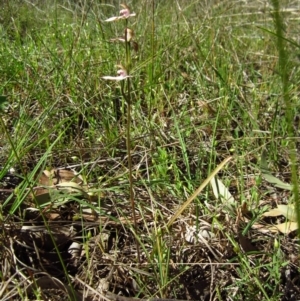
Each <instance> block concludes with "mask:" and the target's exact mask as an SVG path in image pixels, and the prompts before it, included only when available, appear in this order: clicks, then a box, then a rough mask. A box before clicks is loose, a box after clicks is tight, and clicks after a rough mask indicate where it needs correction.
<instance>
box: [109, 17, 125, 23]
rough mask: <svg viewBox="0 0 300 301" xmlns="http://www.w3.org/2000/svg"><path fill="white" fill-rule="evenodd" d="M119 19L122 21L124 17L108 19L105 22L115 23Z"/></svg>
mask: <svg viewBox="0 0 300 301" xmlns="http://www.w3.org/2000/svg"><path fill="white" fill-rule="evenodd" d="M119 19H122V17H121V18H120V17H111V18H108V19H106V20H105V22H113V21H116V20H119Z"/></svg>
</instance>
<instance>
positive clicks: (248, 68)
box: [0, 0, 300, 300]
mask: <svg viewBox="0 0 300 301" xmlns="http://www.w3.org/2000/svg"><path fill="white" fill-rule="evenodd" d="M198 2H199V1H194V2H190V1H185V0H181V1H175V2H174V3H173V5H171V6H170V5H169V4H165V3H163V1H154V0H153V1H134V0H132V1H131V2H130V3H128V4H129V5H130V7H131V8H132V10H133V11H135V12H136V13H137V16H136V17H135V18H132V19H130V26H131V28H132V29H133V30H134V32H135V35H136V37H135V40H136V42H137V43H138V44H139V51H138V52H135V51H133V50H132V51H131V66H132V68H131V75H133V77H132V78H131V79H130V87H131V90H130V91H129V92H130V100H131V111H130V115H131V119H130V121H131V127H130V139H131V143H130V147H131V149H130V150H131V158H132V173H131V176H132V179H133V189H134V203H135V204H134V205H135V210H134V211H135V213H136V217H137V224H138V225H137V226H134V224H133V220H132V210H131V208H132V206H131V205H132V204H131V203H130V198H131V197H130V196H129V186H130V183H129V180H128V179H129V170H128V156H127V154H128V150H127V149H126V143H127V141H128V135H127V133H126V124H128V123H127V122H128V120H129V116H127V114H126V113H127V112H128V111H127V108H128V106H127V104H126V102H124V101H123V96H124V94H123V93H122V91H121V87H120V83H117V82H108V81H105V80H103V79H102V78H101V77H102V76H105V75H114V74H115V73H116V65H118V64H120V63H124V54H125V50H124V45H123V44H121V43H116V42H110V39H111V38H114V37H117V36H121V35H122V33H123V31H124V23H123V22H121V21H119V22H114V23H105V22H103V20H105V19H107V18H108V17H111V16H113V15H117V14H118V11H119V5H118V4H119V3H116V5H112V4H108V3H107V4H106V3H99V2H96V1H78V2H77V1H54V2H51V1H46V2H40V1H28V2H20V1H6V2H4V4H3V10H2V12H1V13H0V40H1V43H0V58H1V64H0V95H3V96H5V97H6V99H7V100H8V103H7V108H6V109H5V110H2V112H1V116H0V117H1V123H0V166H1V170H0V199H1V217H2V221H1V223H2V225H3V226H2V228H1V235H0V241H1V243H2V244H1V249H0V254H1V256H0V258H1V261H2V266H3V267H4V266H5V264H4V263H5V262H6V264H7V263H8V262H10V265H11V266H10V268H11V270H10V269H4V268H3V269H2V271H1V273H0V278H1V280H2V282H3V283H7V282H8V279H12V280H10V282H12V283H18V282H19V281H20V279H27V280H28V281H31V282H32V281H33V278H35V279H37V278H38V277H39V276H38V273H37V271H43V272H47V273H48V274H49V275H50V277H57V278H59V279H60V280H61V281H62V282H63V283H65V284H66V285H70V286H74V289H75V290H78V287H80V288H81V289H82V288H83V285H82V283H85V284H86V287H88V286H90V287H92V288H94V289H96V290H97V291H98V294H101V290H100V284H99V283H100V282H101V281H103V279H104V280H106V281H107V283H108V290H109V291H111V292H114V293H121V294H123V295H126V296H137V297H140V298H143V297H145V298H148V297H152V296H153V297H165V298H168V297H169V298H177V299H195V300H199V299H200V298H202V299H203V300H204V299H205V298H206V299H205V300H298V299H299V295H300V293H299V292H298V289H297V285H298V280H297V279H298V275H299V272H298V269H299V265H298V260H297V258H298V254H299V249H298V245H297V244H298V240H297V235H296V234H295V233H290V234H289V235H283V234H280V233H271V232H270V231H268V229H267V225H268V224H270V223H277V222H279V221H278V219H272V218H270V219H265V218H263V217H262V213H263V211H265V210H268V208H271V207H275V206H276V204H278V203H279V204H282V203H287V202H289V199H291V195H290V194H288V193H286V192H285V191H282V190H279V189H278V188H276V187H275V188H274V187H273V186H272V185H270V184H268V183H267V182H266V181H265V180H264V179H263V178H262V176H261V173H260V160H261V156H262V153H263V152H264V151H265V153H266V154H267V157H268V158H267V159H268V164H269V169H270V170H271V171H272V173H273V174H274V175H275V176H277V177H278V178H281V179H282V180H283V181H285V182H288V183H293V184H294V187H295V188H294V189H295V191H294V196H295V199H296V207H297V206H298V202H297V196H298V191H297V187H298V186H297V185H295V184H296V183H297V175H298V167H297V166H298V155H297V152H294V150H295V149H297V148H298V140H299V138H298V136H299V133H298V127H299V108H300V103H299V89H298V86H299V82H300V74H299V42H298V41H297V36H298V32H299V25H298V20H297V13H299V9H300V7H299V4H298V3H297V2H296V1H292V0H285V1H281V2H280V8H281V10H280V14H278V15H277V14H276V13H274V7H276V1H274V3H273V2H272V3H269V2H265V3H263V2H261V1H252V2H249V3H246V2H245V1H244V2H242V1H234V0H225V1H222V2H220V3H213V2H212V3H208V2H209V1H202V2H201V3H198ZM275 11H276V9H275ZM281 36H283V37H284V39H281V38H280V37H281ZM127 61H128V59H127ZM1 100H2V98H1V99H0V104H1ZM230 156H232V157H233V159H232V160H231V161H230V162H229V163H228V164H226V165H224V166H222V169H221V171H220V172H219V174H218V176H219V178H220V179H221V180H222V182H223V183H224V184H225V185H226V187H229V189H230V192H231V193H232V195H233V197H234V200H235V203H234V206H233V208H232V209H229V208H228V206H226V205H225V204H224V203H223V202H222V200H221V199H216V197H215V196H214V195H213V193H212V190H211V189H210V187H209V185H203V187H202V188H203V190H202V192H201V193H200V194H198V193H197V195H195V196H194V197H191V196H193V194H194V193H195V191H196V190H197V189H198V187H200V186H201V184H203V183H205V182H204V181H205V179H207V178H209V176H210V175H211V174H212V173H213V171H214V170H215V168H216V167H217V166H218V165H219V164H220V163H221V162H223V160H226V158H228V157H230ZM12 168H14V170H15V172H14V173H12ZM57 168H60V169H65V168H73V169H75V170H76V172H77V173H78V174H80V176H81V177H82V184H80V185H81V186H80V187H79V186H78V187H77V186H75V184H74V185H73V186H75V187H71V188H70V187H69V186H68V188H64V189H63V192H62V195H60V196H59V197H58V199H59V201H62V200H64V201H66V204H64V205H62V206H59V208H55V206H53V202H52V203H51V202H49V203H46V205H45V204H43V206H41V204H40V203H39V201H38V200H39V198H38V197H33V196H32V195H33V194H34V195H36V194H35V192H34V191H36V189H38V187H39V186H41V185H42V186H43V185H46V186H48V185H47V184H48V183H46V184H45V183H41V182H40V178H41V175H42V172H43V170H48V171H50V170H52V169H57ZM73 177H76V176H75V175H73ZM67 183H68V185H70V181H69V180H68V181H67ZM74 191H75V195H74ZM84 192H86V193H87V192H88V193H89V197H83V195H85V194H84ZM78 193H79V196H78ZM46 195H47V197H48V196H49V194H48V193H47V194H46ZM50 200H51V195H50ZM185 202H188V203H189V206H187V207H186V208H185V210H182V209H183V207H182V206H183V204H187V203H185ZM29 208H37V209H38V210H37V211H35V210H34V209H29ZM88 210H90V211H88ZM176 212H181V215H178V216H177V218H175V217H176V215H175V214H176ZM172 217H173V219H172ZM258 223H259V224H264V228H263V229H264V230H265V232H263V233H262V232H260V231H259V230H258V229H257V227H255V225H257V224H258ZM8 225H10V227H9V228H8ZM54 225H60V226H61V227H62V226H63V225H64V227H67V226H68V225H69V226H70V225H73V227H74V228H75V230H74V231H75V232H74V236H72V234H71V232H70V233H69V232H65V233H59V232H56V230H55V229H56V228H55V229H53V227H54ZM24 226H34V227H38V226H39V227H41V226H46V228H47V229H48V232H49V231H50V230H51V231H50V232H51V233H52V235H49V236H50V238H49V237H46V238H47V239H48V240H49V241H48V240H47V242H48V244H47V245H45V244H43V243H42V242H41V241H40V240H39V239H38V237H36V236H35V235H36V234H35V233H37V232H38V231H37V230H36V229H35V231H32V233H31V232H30V231H27V230H24V228H23V227H24ZM171 226H172V227H171ZM193 227H194V228H193ZM63 229H65V228H63ZM193 229H194V230H193ZM68 231H70V230H68ZM205 231H206V232H205ZM45 232H47V231H45ZM22 233H23V234H22ZM24 233H26V235H31V237H34V240H36V241H35V247H33V246H31V247H32V249H30V248H29V249H28V250H29V251H28V250H27V251H26V250H25V249H24V245H27V244H28V245H30V240H28V238H26V237H25V236H24V235H25V234H24ZM66 233H67V234H66ZM188 233H191V234H190V235H191V236H190V237H189V238H187V236H188ZM198 233H200V234H201V235H199V234H198ZM207 233H208V234H209V236H205V235H206V234H207ZM32 235H33V236H32ZM44 235H46V234H44ZM63 235H65V238H64V240H65V241H68V243H67V245H68V246H69V245H70V244H71V242H73V241H77V242H79V243H80V244H81V245H83V251H81V252H79V253H78V254H77V255H76V256H77V257H76V256H75V258H72V259H70V258H69V257H68V246H66V243H63V239H61V238H60V237H61V236H63ZM8 237H15V241H14V242H12V241H11V240H10V239H8ZM135 239H136V241H137V243H138V247H137V246H136V244H135ZM137 248H138V249H139V250H140V252H141V254H140V257H141V262H138V260H137ZM37 250H40V254H42V251H45V250H46V251H47V252H49V254H48V255H49V256H50V255H51V256H52V257H51V256H50V257H47V256H48V255H47V256H44V255H43V256H42V255H38V256H37V254H36V253H37ZM57 250H60V252H61V256H59V257H60V258H57V257H55V253H57ZM26 252H29V253H30V256H31V257H33V258H36V257H38V258H40V259H39V260H38V259H36V260H31V261H27V259H26V258H24V255H22V254H23V253H26ZM12 254H16V256H17V257H18V258H19V262H17V263H16V262H14V261H13V260H12ZM26 254H27V253H26ZM26 256H27V257H30V256H29V255H28V254H27V255H26ZM26 256H25V257H26ZM44 257H45V258H44ZM51 260H52V262H51ZM33 261H35V262H34V263H33ZM49 261H50V262H51V263H50V264H49ZM22 262H23V263H24V264H23V265H22V264H21V263H22ZM24 266H26V269H27V270H24ZM28 266H30V267H31V268H28ZM62 266H63V267H64V269H63V268H62ZM33 268H34V269H33ZM14 273H15V274H14ZM67 275H68V277H67ZM288 275H289V276H288ZM76 278H77V279H79V280H77V281H76ZM74 279H75V280H74ZM101 283H102V282H101ZM2 288H3V286H2V287H0V293H1V294H2V295H1V294H0V295H1V298H5V296H11V295H9V294H13V293H14V292H15V293H16V296H15V298H16V300H19V299H20V300H21V299H22V298H23V299H24V298H25V295H24V294H25V293H24V292H25V290H19V291H17V290H16V291H14V288H13V287H12V286H11V285H9V286H8V288H5V289H2ZM42 289H43V288H42ZM22 292H23V293H22ZM22 294H23V295H22ZM70 295H72V294H70ZM17 296H18V297H17ZM293 296H294V297H293ZM18 298H19V299H18ZM36 298H37V297H36ZM39 298H40V300H42V298H43V297H39ZM70 298H72V297H70ZM291 298H294V299H291Z"/></svg>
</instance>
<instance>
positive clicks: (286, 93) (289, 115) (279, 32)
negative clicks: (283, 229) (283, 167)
mask: <svg viewBox="0 0 300 301" xmlns="http://www.w3.org/2000/svg"><path fill="white" fill-rule="evenodd" d="M272 4H273V7H274V14H273V18H274V23H275V29H276V37H277V49H278V57H279V60H278V65H279V73H280V76H281V82H282V94H283V100H284V104H285V119H286V124H287V133H288V135H289V137H295V133H294V127H293V121H294V118H293V107H292V102H291V93H290V83H289V73H290V72H289V71H290V70H289V64H288V52H287V50H286V41H287V40H286V39H285V38H284V31H283V28H284V24H283V20H282V16H281V14H280V5H279V0H272ZM288 148H289V151H290V152H289V156H290V162H291V168H292V170H291V172H292V185H293V195H294V200H295V206H296V212H297V222H298V225H299V226H300V200H299V187H298V185H299V181H298V174H297V172H298V165H297V156H296V149H297V148H296V143H295V140H294V139H290V141H289V145H288ZM298 236H300V227H298Z"/></svg>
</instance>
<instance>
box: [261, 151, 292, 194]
mask: <svg viewBox="0 0 300 301" xmlns="http://www.w3.org/2000/svg"><path fill="white" fill-rule="evenodd" d="M260 170H261V173H262V177H263V178H264V179H265V180H266V181H267V182H269V183H270V184H273V185H274V186H275V187H277V188H281V189H284V190H289V191H292V189H293V187H292V185H291V184H288V183H285V182H282V181H281V180H279V179H277V178H276V177H274V176H273V175H272V174H271V172H270V170H269V168H268V163H267V152H266V150H264V151H263V153H262V155H261V160H260Z"/></svg>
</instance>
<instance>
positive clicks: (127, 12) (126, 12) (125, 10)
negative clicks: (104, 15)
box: [105, 4, 136, 22]
mask: <svg viewBox="0 0 300 301" xmlns="http://www.w3.org/2000/svg"><path fill="white" fill-rule="evenodd" d="M120 6H122V7H123V9H121V10H120V16H117V17H111V18H108V19H106V20H105V22H113V21H117V20H121V19H127V18H129V17H134V16H135V15H136V14H135V13H130V9H129V7H128V6H127V5H126V4H120Z"/></svg>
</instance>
